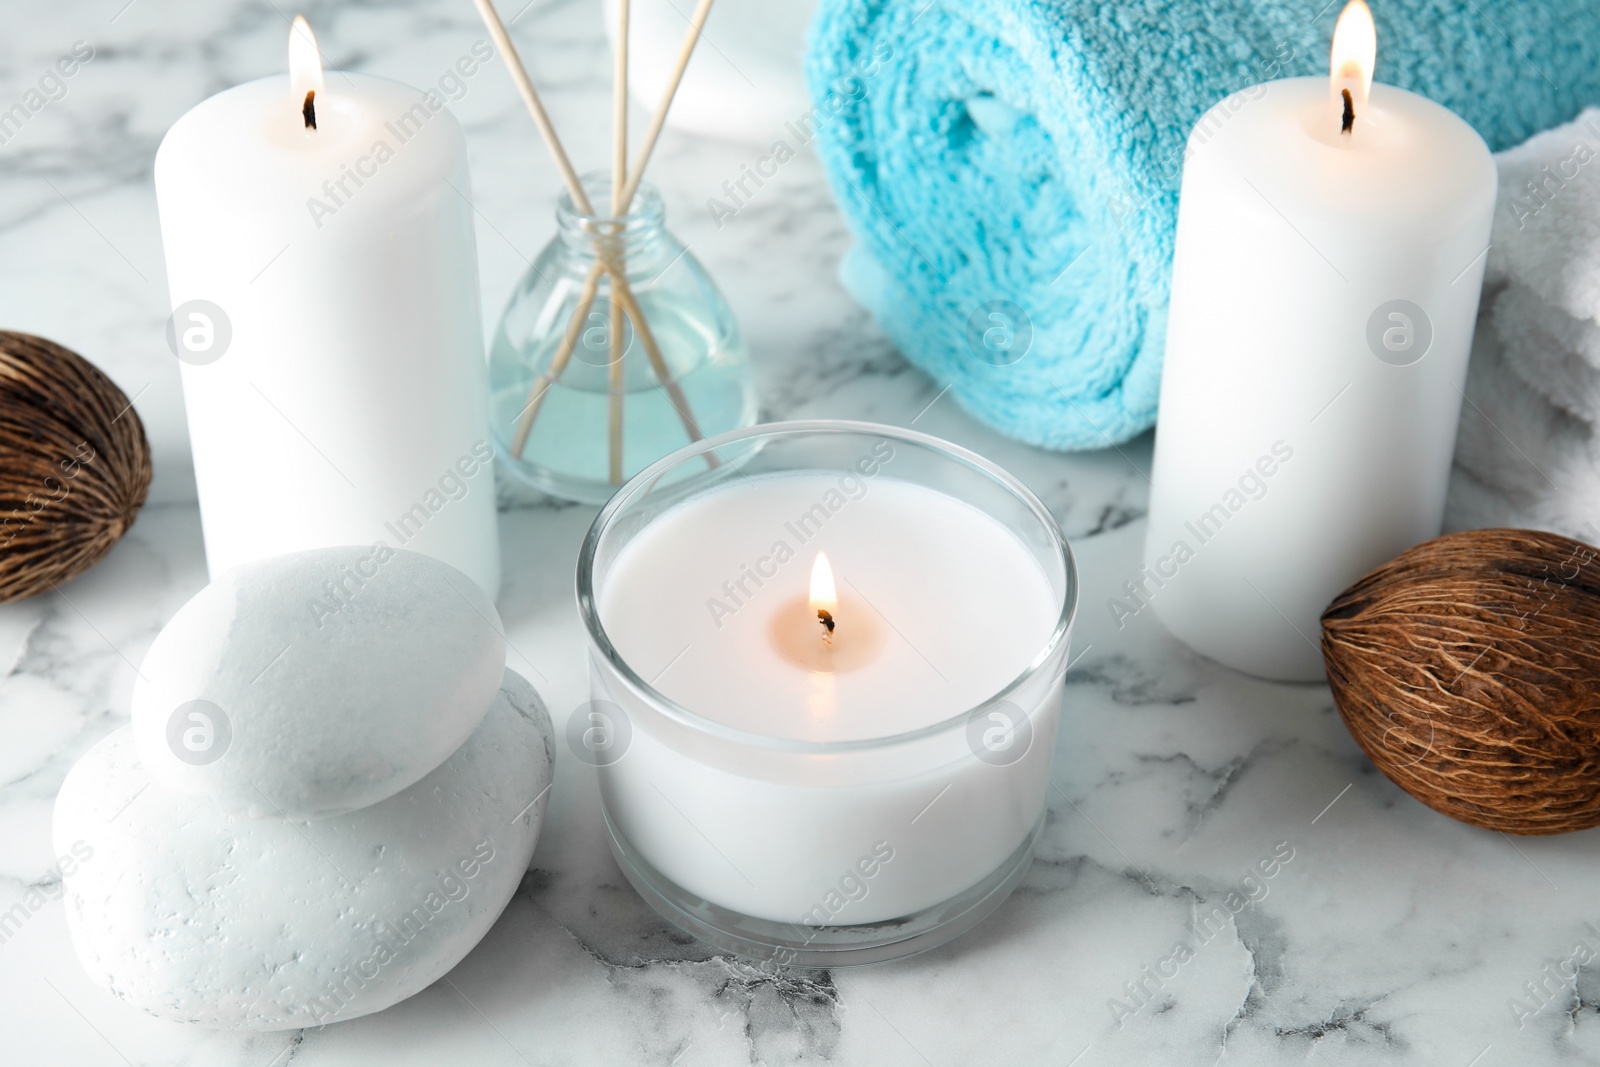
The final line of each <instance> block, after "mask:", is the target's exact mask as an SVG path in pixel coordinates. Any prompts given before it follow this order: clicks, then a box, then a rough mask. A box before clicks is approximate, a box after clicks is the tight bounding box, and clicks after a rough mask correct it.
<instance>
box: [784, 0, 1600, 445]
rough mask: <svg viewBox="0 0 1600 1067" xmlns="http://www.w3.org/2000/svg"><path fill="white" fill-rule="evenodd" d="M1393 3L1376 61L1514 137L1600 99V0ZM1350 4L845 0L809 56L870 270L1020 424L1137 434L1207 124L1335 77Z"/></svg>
mask: <svg viewBox="0 0 1600 1067" xmlns="http://www.w3.org/2000/svg"><path fill="white" fill-rule="evenodd" d="M1372 4H1373V8H1374V14H1375V16H1376V18H1377V22H1378V70H1377V75H1378V80H1380V81H1385V82H1390V83H1393V84H1396V85H1400V86H1402V87H1404V88H1407V89H1411V90H1413V91H1415V92H1419V93H1421V94H1423V95H1425V96H1428V97H1430V98H1432V99H1434V100H1436V101H1438V102H1440V103H1442V104H1444V105H1446V106H1448V107H1450V108H1452V109H1453V110H1455V111H1456V112H1457V113H1458V114H1460V115H1461V116H1462V117H1463V118H1465V119H1466V120H1467V121H1468V122H1470V123H1471V124H1472V125H1473V126H1475V127H1476V128H1477V129H1478V131H1479V132H1480V133H1481V134H1482V135H1483V137H1484V139H1485V140H1486V141H1488V142H1489V145H1490V147H1491V148H1494V149H1501V148H1505V147H1507V146H1510V145H1513V144H1517V143H1520V142H1521V141H1523V140H1526V139H1527V138H1528V136H1529V135H1531V134H1533V133H1535V132H1536V131H1538V130H1541V129H1544V128H1547V127H1550V126H1554V125H1557V124H1558V123H1562V122H1565V121H1567V120H1569V119H1571V118H1572V117H1573V115H1575V114H1577V112H1578V111H1579V110H1580V109H1581V108H1582V107H1583V106H1584V105H1586V104H1593V103H1597V102H1600V5H1596V4H1591V3H1581V4H1580V3H1575V2H1573V0H1511V2H1503V3H1496V4H1489V3H1487V0H1477V2H1474V0H1372ZM1341 7H1342V0H1335V2H1334V3H1332V4H1329V5H1328V7H1327V8H1326V9H1323V8H1322V0H1294V2H1288V0H1205V2H1199V0H1191V2H1177V3H1174V2H1171V0H1119V2H1111V0H1103V2H1089V0H1077V2H1070V0H823V2H822V4H821V8H820V10H819V11H818V14H817V19H816V22H815V23H814V24H813V28H812V34H811V42H810V46H809V57H808V62H807V65H808V71H807V73H808V76H809V79H810V83H811V87H812V93H813V96H814V98H815V100H816V103H817V120H816V121H817V126H818V130H819V137H818V144H819V147H820V151H821V153H822V157H823V160H824V163H825V165H826V167H827V170H828V174H829V178H830V180H831V182H832V184H833V187H834V191H835V193H836V194H837V196H838V198H839V201H840V203H841V205H842V206H843V209H844V212H845V215H846V216H847V218H848V220H849V223H850V226H851V228H852V230H853V231H854V233H855V235H856V238H857V242H856V245H855V247H854V248H853V249H852V251H851V253H850V254H849V255H848V256H847V257H846V260H845V263H844V265H843V266H842V268H841V274H842V275H843V277H844V280H845V284H846V286H847V287H848V288H850V290H851V291H852V292H853V293H854V294H855V296H856V297H857V298H858V299H859V300H860V301H861V302H862V303H863V304H865V305H866V306H867V307H868V308H869V309H871V311H872V312H873V313H874V315H875V316H876V317H877V319H878V321H879V323H880V324H881V326H882V327H883V329H884V330H885V331H886V332H887V333H888V335H889V337H890V338H891V339H892V340H893V341H894V342H895V344H896V345H898V346H899V348H900V350H901V351H902V352H904V353H905V354H906V356H907V357H909V358H910V359H911V360H912V361H913V362H914V363H916V364H917V365H918V366H920V367H922V368H923V369H924V370H926V371H927V372H928V373H929V374H930V375H932V376H933V377H934V378H935V379H937V380H939V381H940V382H942V383H943V382H949V383H951V384H952V385H953V389H952V393H953V395H955V396H956V397H957V398H959V399H960V401H961V403H962V404H963V405H964V406H965V407H966V408H967V409H968V410H969V411H971V412H972V413H973V414H974V415H976V416H977V417H978V418H980V419H982V420H983V421H984V422H987V423H989V424H990V425H992V426H994V427H996V428H997V429H999V430H1001V431H1002V432H1004V433H1006V434H1009V435H1011V436H1013V437H1016V438H1019V439H1021V440H1024V441H1027V442H1030V443H1033V444H1037V445H1043V446H1046V447H1049V448H1059V449H1078V448H1100V447H1104V446H1105V445H1107V444H1109V443H1112V442H1116V441H1122V440H1125V439H1126V438H1128V437H1131V436H1133V435H1135V434H1137V433H1139V432H1140V431H1141V430H1144V429H1146V428H1147V427H1149V426H1150V425H1151V424H1152V423H1153V422H1154V421H1155V414H1156V393H1157V387H1158V384H1159V381H1160V376H1161V357H1162V351H1163V348H1164V346H1165V326H1166V305H1167V289H1168V279H1169V271H1170V268H1171V263H1172V241H1173V231H1174V228H1175V226H1176V222H1177V206H1178V178H1179V174H1180V171H1181V166H1182V155H1183V148H1184V143H1185V140H1186V138H1187V135H1188V132H1189V129H1190V128H1191V126H1193V124H1194V122H1195V121H1196V119H1198V118H1199V116H1200V115H1201V114H1202V113H1203V112H1204V111H1205V110H1206V109H1207V108H1208V107H1210V106H1212V105H1214V104H1216V103H1218V102H1219V101H1221V100H1222V99H1224V98H1225V97H1226V96H1228V95H1229V94H1231V93H1233V92H1236V91H1238V90H1241V89H1245V88H1248V87H1250V86H1252V85H1255V84H1257V83H1259V82H1261V81H1267V80H1271V79H1273V78H1279V77H1288V76H1293V75H1301V74H1319V75H1323V76H1325V75H1326V74H1327V69H1328V48H1329V42H1330V40H1331V38H1332V32H1333V23H1334V20H1335V19H1336V18H1337V16H1338V14H1339V9H1340V8H1341ZM1319 12H1320V13H1319ZM1019 310H1020V312H1021V313H1022V314H1021V316H1019V315H1018V314H1017V312H1018V311H1019ZM1024 347H1026V352H1025V353H1024V352H1022V349H1023V348H1024ZM1019 356H1020V358H1018V357H1019ZM1013 361H1014V362H1013Z"/></svg>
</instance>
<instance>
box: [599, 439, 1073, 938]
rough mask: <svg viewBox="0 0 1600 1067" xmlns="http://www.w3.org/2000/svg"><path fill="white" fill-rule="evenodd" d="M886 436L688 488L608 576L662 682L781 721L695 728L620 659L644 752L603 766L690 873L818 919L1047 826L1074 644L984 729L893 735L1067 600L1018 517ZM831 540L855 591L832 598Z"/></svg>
mask: <svg viewBox="0 0 1600 1067" xmlns="http://www.w3.org/2000/svg"><path fill="white" fill-rule="evenodd" d="M879 446H880V447H878V448H877V449H875V450H874V452H873V453H869V454H866V455H865V456H864V458H863V466H862V468H861V470H862V471H870V472H871V473H870V474H863V473H861V472H858V471H855V470H852V471H848V472H846V473H843V474H824V473H794V474H784V475H763V476H761V477H756V478H752V479H749V480H746V481H741V482H738V483H736V484H734V485H732V486H730V487H727V488H724V489H719V490H716V491H713V492H708V493H705V494H702V495H700V496H698V497H694V498H691V499H690V500H688V501H686V502H684V503H682V504H679V505H678V506H676V507H675V508H673V509H672V510H670V511H668V512H666V513H665V514H663V515H662V516H660V517H659V518H656V519H655V520H654V521H652V522H651V523H650V525H649V526H648V527H647V528H646V529H644V530H643V531H641V532H640V533H638V534H637V535H636V536H635V537H634V539H633V540H632V541H631V542H630V543H629V544H628V545H627V546H626V548H625V549H623V551H622V552H621V554H620V555H619V556H618V557H617V559H616V561H615V563H614V564H613V565H612V567H611V568H610V573H609V574H608V575H607V576H606V578H605V580H604V584H603V586H602V588H601V590H600V595H599V615H600V620H601V622H602V624H603V625H604V627H605V630H606V632H607V634H608V635H609V637H610V639H611V642H612V644H613V647H614V648H615V650H616V653H617V654H618V655H619V656H620V657H622V658H623V659H624V660H625V661H626V662H627V663H628V665H629V666H630V667H631V668H632V669H633V670H634V671H635V672H636V673H637V674H638V675H639V676H640V677H642V678H645V679H648V680H650V683H651V684H652V685H653V686H654V688H655V689H656V690H657V691H658V692H659V693H661V694H663V695H664V696H666V697H667V698H669V699H670V700H672V701H674V702H676V703H677V704H679V705H681V706H682V707H684V708H687V709H690V710H691V711H692V712H693V713H694V714H695V715H696V716H699V717H702V718H704V719H706V720H709V721H710V722H711V723H713V724H719V725H721V726H726V727H729V728H731V729H733V730H735V731H740V732H743V733H746V734H751V735H757V736H759V737H763V738H769V739H773V740H774V741H775V742H776V744H775V745H774V746H773V747H771V748H764V747H762V746H761V745H752V746H748V747H741V746H739V745H732V746H727V745H723V744H721V743H719V742H718V741H716V740H715V739H714V738H712V737H708V736H696V735H695V733H694V732H693V731H685V730H682V729H679V728H678V727H677V726H675V725H674V724H673V723H672V722H671V721H670V720H669V719H668V718H666V717H662V716H660V715H657V714H654V713H652V712H651V710H650V709H649V708H648V707H647V705H646V704H645V703H643V702H641V701H639V700H638V699H637V694H635V693H632V692H630V691H629V688H628V686H626V685H625V684H623V683H622V682H621V681H620V680H619V679H618V678H617V676H616V675H615V673H613V672H611V671H609V670H606V669H603V668H598V669H599V670H600V673H599V674H598V675H597V681H598V687H597V688H598V691H599V692H601V693H603V694H606V695H607V696H608V697H609V698H610V699H612V700H614V701H617V702H618V703H620V704H622V705H623V706H624V707H625V708H626V709H627V711H628V715H629V716H630V718H631V720H632V727H631V736H630V737H629V739H628V747H627V750H626V753H625V754H624V755H623V756H622V757H621V758H620V759H618V760H616V761H615V762H614V763H611V764H609V765H607V766H605V767H603V769H602V778H601V785H602V789H603V791H604V796H605V802H606V810H607V813H608V815H609V817H610V818H611V820H612V821H613V823H614V825H615V826H616V827H617V829H618V830H619V831H620V832H621V834H622V835H623V836H624V837H625V838H626V839H627V840H628V841H629V842H630V843H631V845H632V846H633V847H634V848H635V849H637V850H638V852H639V853H640V854H641V855H643V857H644V858H645V859H646V861H647V862H648V863H650V864H651V865H652V866H653V867H654V868H655V869H656V870H658V871H660V872H661V873H663V874H665V875H666V876H667V877H668V878H670V879H671V880H672V881H673V882H675V883H677V884H678V885H679V886H682V887H684V888H686V889H688V890H689V891H690V892H692V893H694V894H696V895H697V896H699V897H702V898H704V899H706V900H708V901H711V902H712V903H715V904H717V905H720V906H722V907H725V908H729V909H732V910H733V911H735V912H739V913H741V914H745V915H751V916H756V917H759V918H763V919H767V920H771V921H775V922H783V923H793V924H796V927H795V928H796V929H797V930H805V929H807V928H815V927H817V926H820V925H836V924H843V925H848V924H860V923H874V922H879V921H883V920H887V919H895V918H899V917H903V916H907V915H910V914H912V913H915V912H917V911H918V910H920V909H924V908H929V907H932V906H933V905H936V904H939V903H941V902H944V901H947V900H950V899H951V898H953V897H955V896H956V895H957V894H959V893H961V892H962V891H963V890H965V889H967V888H968V887H970V886H972V885H974V884H975V883H977V882H979V881H981V880H982V879H984V877H985V876H987V875H989V874H990V873H991V872H993V871H994V870H995V869H996V868H997V867H999V866H1001V865H1002V863H1003V862H1004V861H1005V860H1006V858H1007V857H1008V856H1011V855H1013V854H1014V853H1015V852H1016V851H1017V850H1018V848H1019V847H1021V846H1022V845H1023V844H1024V843H1025V842H1027V841H1028V840H1029V835H1030V834H1031V833H1032V832H1033V830H1034V828H1035V827H1036V826H1037V824H1038V822H1039V819H1040V817H1041V815H1042V813H1043V810H1044V803H1045V798H1046V793H1047V783H1048V779H1049V774H1050V760H1051V755H1052V752H1053V750H1054V744H1055V732H1056V723H1057V718H1058V711H1059V707H1060V700H1061V676H1060V671H1059V661H1055V662H1056V663H1057V668H1056V669H1053V670H1043V671H1041V672H1039V673H1038V674H1035V675H1033V676H1032V677H1030V679H1029V681H1028V683H1027V684H1026V685H1024V686H1022V687H1021V688H1019V689H1018V690H1016V691H1013V692H1012V693H1011V694H1010V696H1011V698H1012V703H1011V704H1009V705H1007V708H1006V710H1005V711H1004V712H999V713H996V714H997V715H998V716H999V717H997V718H994V719H992V720H991V719H987V718H985V719H983V720H981V721H980V722H978V723H976V724H975V726H974V727H973V729H971V730H967V729H958V730H955V731H954V732H953V733H947V734H946V735H945V736H942V737H931V738H927V739H925V740H923V741H920V742H906V743H904V744H886V745H883V746H881V747H877V746H873V745H872V744H871V742H872V741H873V740H874V739H884V738H891V737H896V736H904V735H906V734H908V733H911V732H914V731H917V730H919V729H923V728H927V727H932V726H934V725H935V724H938V723H941V722H945V721H947V720H951V719H952V718H955V717H959V716H960V715H962V713H963V712H966V711H968V710H969V709H974V708H978V707H981V706H983V705H984V702H985V701H987V700H989V699H990V698H992V697H994V696H995V694H997V693H1000V692H1002V691H1004V690H1005V689H1006V687H1007V686H1008V685H1009V684H1010V683H1012V682H1014V681H1016V680H1017V679H1019V678H1021V677H1023V676H1025V675H1027V674H1028V673H1029V671H1030V667H1032V666H1034V665H1036V660H1040V659H1041V657H1042V655H1043V654H1042V652H1041V650H1042V649H1045V648H1047V647H1048V646H1049V644H1050V640H1051V635H1052V632H1053V631H1054V630H1055V628H1056V627H1057V625H1058V623H1059V621H1060V618H1061V615H1062V602H1061V595H1062V594H1061V592H1060V591H1059V590H1057V589H1055V588H1053V587H1052V583H1051V581H1050V580H1049V579H1048V578H1047V576H1046V575H1045V573H1044V571H1043V570H1042V568H1041V567H1040V565H1039V563H1038V562H1036V560H1035V558H1034V556H1033V555H1032V554H1031V553H1030V551H1029V549H1028V548H1027V547H1025V546H1024V544H1023V543H1022V541H1021V540H1019V539H1018V537H1017V536H1016V535H1015V534H1013V533H1012V532H1011V531H1010V530H1008V529H1007V528H1006V527H1004V526H1002V525H1001V524H1000V523H999V522H997V521H996V520H995V519H993V518H991V517H989V516H988V515H986V514H984V513H983V512H981V511H979V510H978V509H977V508H975V507H973V506H972V505H970V504H968V503H966V502H965V501H962V500H958V499H955V498H954V497H951V496H948V495H946V494H944V493H942V492H939V491H937V490H934V489H931V488H927V487H924V486H922V485H918V484H914V483H911V482H909V481H902V480H897V479H894V478H893V477H890V476H888V475H886V474H883V473H881V469H882V467H883V466H884V465H885V463H886V462H887V463H888V465H889V466H892V460H893V457H894V455H895V451H894V446H892V445H890V443H889V442H887V441H882V442H880V443H879ZM901 447H904V446H901ZM907 462H910V461H907ZM819 553H825V554H826V556H827V559H828V560H829V561H830V562H831V564H832V570H833V574H834V581H833V583H832V585H833V590H834V596H832V597H828V595H827V594H826V593H822V594H821V596H822V598H823V599H820V600H817V599H815V598H814V597H812V596H810V595H808V594H809V593H811V592H812V590H813V589H814V588H815V587H814V586H813V583H812V582H811V577H812V574H813V568H814V566H815V561H816V559H817V556H818V555H819ZM819 603H821V604H827V605H831V609H830V611H829V617H830V619H831V620H832V621H834V622H835V624H836V625H835V627H834V629H833V631H832V633H831V634H828V635H825V633H824V628H823V626H822V625H821V624H820V621H819V618H818V615H817V612H816V605H817V604H819ZM825 641H827V642H828V644H827V645H825V644H824V642H825ZM807 644H809V648H810V651H807V650H806V648H805V647H802V646H805V645H807ZM1058 654H1064V646H1063V647H1060V648H1056V649H1054V650H1053V651H1052V652H1051V657H1052V659H1053V657H1054V656H1056V655H1058ZM786 742H802V743H824V744H826V743H830V742H861V743H862V744H863V747H862V748H860V749H857V750H854V751H849V752H834V753H831V754H827V753H811V752H806V751H804V750H803V749H802V750H791V749H786V748H785V747H784V746H785V743H786ZM986 745H988V746H992V747H993V752H990V751H989V750H987V749H986V748H985V746H986ZM1012 745H1014V746H1015V748H1009V747H1008V746H1012Z"/></svg>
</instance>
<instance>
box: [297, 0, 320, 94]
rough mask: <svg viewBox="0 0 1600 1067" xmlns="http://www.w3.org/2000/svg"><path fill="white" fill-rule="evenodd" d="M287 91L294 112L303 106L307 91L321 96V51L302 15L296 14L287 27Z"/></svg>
mask: <svg viewBox="0 0 1600 1067" xmlns="http://www.w3.org/2000/svg"><path fill="white" fill-rule="evenodd" d="M289 91H290V93H291V94H292V96H293V97H294V107H295V111H296V112H299V111H300V109H301V108H303V107H304V106H305V103H306V94H307V93H315V94H316V95H317V96H318V97H319V98H320V97H321V96H322V53H320V52H319V51H317V38H316V35H315V34H313V33H312V32H311V25H310V23H308V22H306V20H305V16H303V15H296V16H295V19H294V24H293V25H292V26H290V27H289Z"/></svg>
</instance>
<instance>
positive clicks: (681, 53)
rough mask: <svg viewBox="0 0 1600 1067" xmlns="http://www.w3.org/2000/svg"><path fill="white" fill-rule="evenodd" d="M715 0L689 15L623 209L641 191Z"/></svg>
mask: <svg viewBox="0 0 1600 1067" xmlns="http://www.w3.org/2000/svg"><path fill="white" fill-rule="evenodd" d="M711 2H712V0H700V3H699V5H697V6H696V7H695V9H694V14H693V15H691V16H690V17H689V29H688V30H687V31H686V32H685V33H684V35H683V44H682V45H681V46H679V48H678V61H677V62H676V63H675V64H673V67H672V77H670V78H668V79H667V87H666V89H665V90H664V91H663V92H662V93H661V105H660V106H659V107H657V108H656V113H655V115H654V117H652V118H651V120H650V128H649V129H648V130H646V131H645V135H644V143H643V144H642V145H640V146H639V158H638V160H637V162H635V163H634V167H633V176H632V177H630V178H629V179H628V187H627V188H626V189H624V190H623V191H622V210H623V211H627V210H628V206H629V205H630V204H632V203H633V195H634V194H635V193H637V192H638V191H639V183H640V182H641V181H643V180H644V168H645V166H646V165H647V164H649V162H650V156H651V154H652V153H653V152H655V150H656V141H657V140H659V139H660V137H661V129H662V127H663V126H665V125H666V124H667V112H668V111H669V110H671V108H672V98H673V97H675V96H677V95H678V85H679V84H680V83H681V82H682V81H683V72H684V71H686V70H688V69H689V60H690V59H691V58H692V57H693V56H694V46H695V45H697V44H699V43H700V31H701V30H703V29H705V25H706V18H707V17H708V16H709V15H710V14H711Z"/></svg>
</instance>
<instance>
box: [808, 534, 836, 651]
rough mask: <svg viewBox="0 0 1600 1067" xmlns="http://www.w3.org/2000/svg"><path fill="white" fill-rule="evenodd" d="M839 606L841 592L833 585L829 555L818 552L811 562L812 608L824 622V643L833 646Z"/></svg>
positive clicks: (822, 622)
mask: <svg viewBox="0 0 1600 1067" xmlns="http://www.w3.org/2000/svg"><path fill="white" fill-rule="evenodd" d="M838 607H839V594H838V593H837V592H836V591H835V590H834V587H833V568H832V567H830V566H829V565H828V556H827V553H825V552H818V553H817V558H816V560H815V561H814V562H813V563H812V564H811V610H813V611H815V612H816V613H817V621H818V622H820V623H821V624H822V643H823V644H824V645H827V646H829V647H830V648H831V647H832V646H833V631H834V627H835V626H836V625H838V624H837V623H835V622H834V620H833V613H834V612H835V611H836V610H838Z"/></svg>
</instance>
